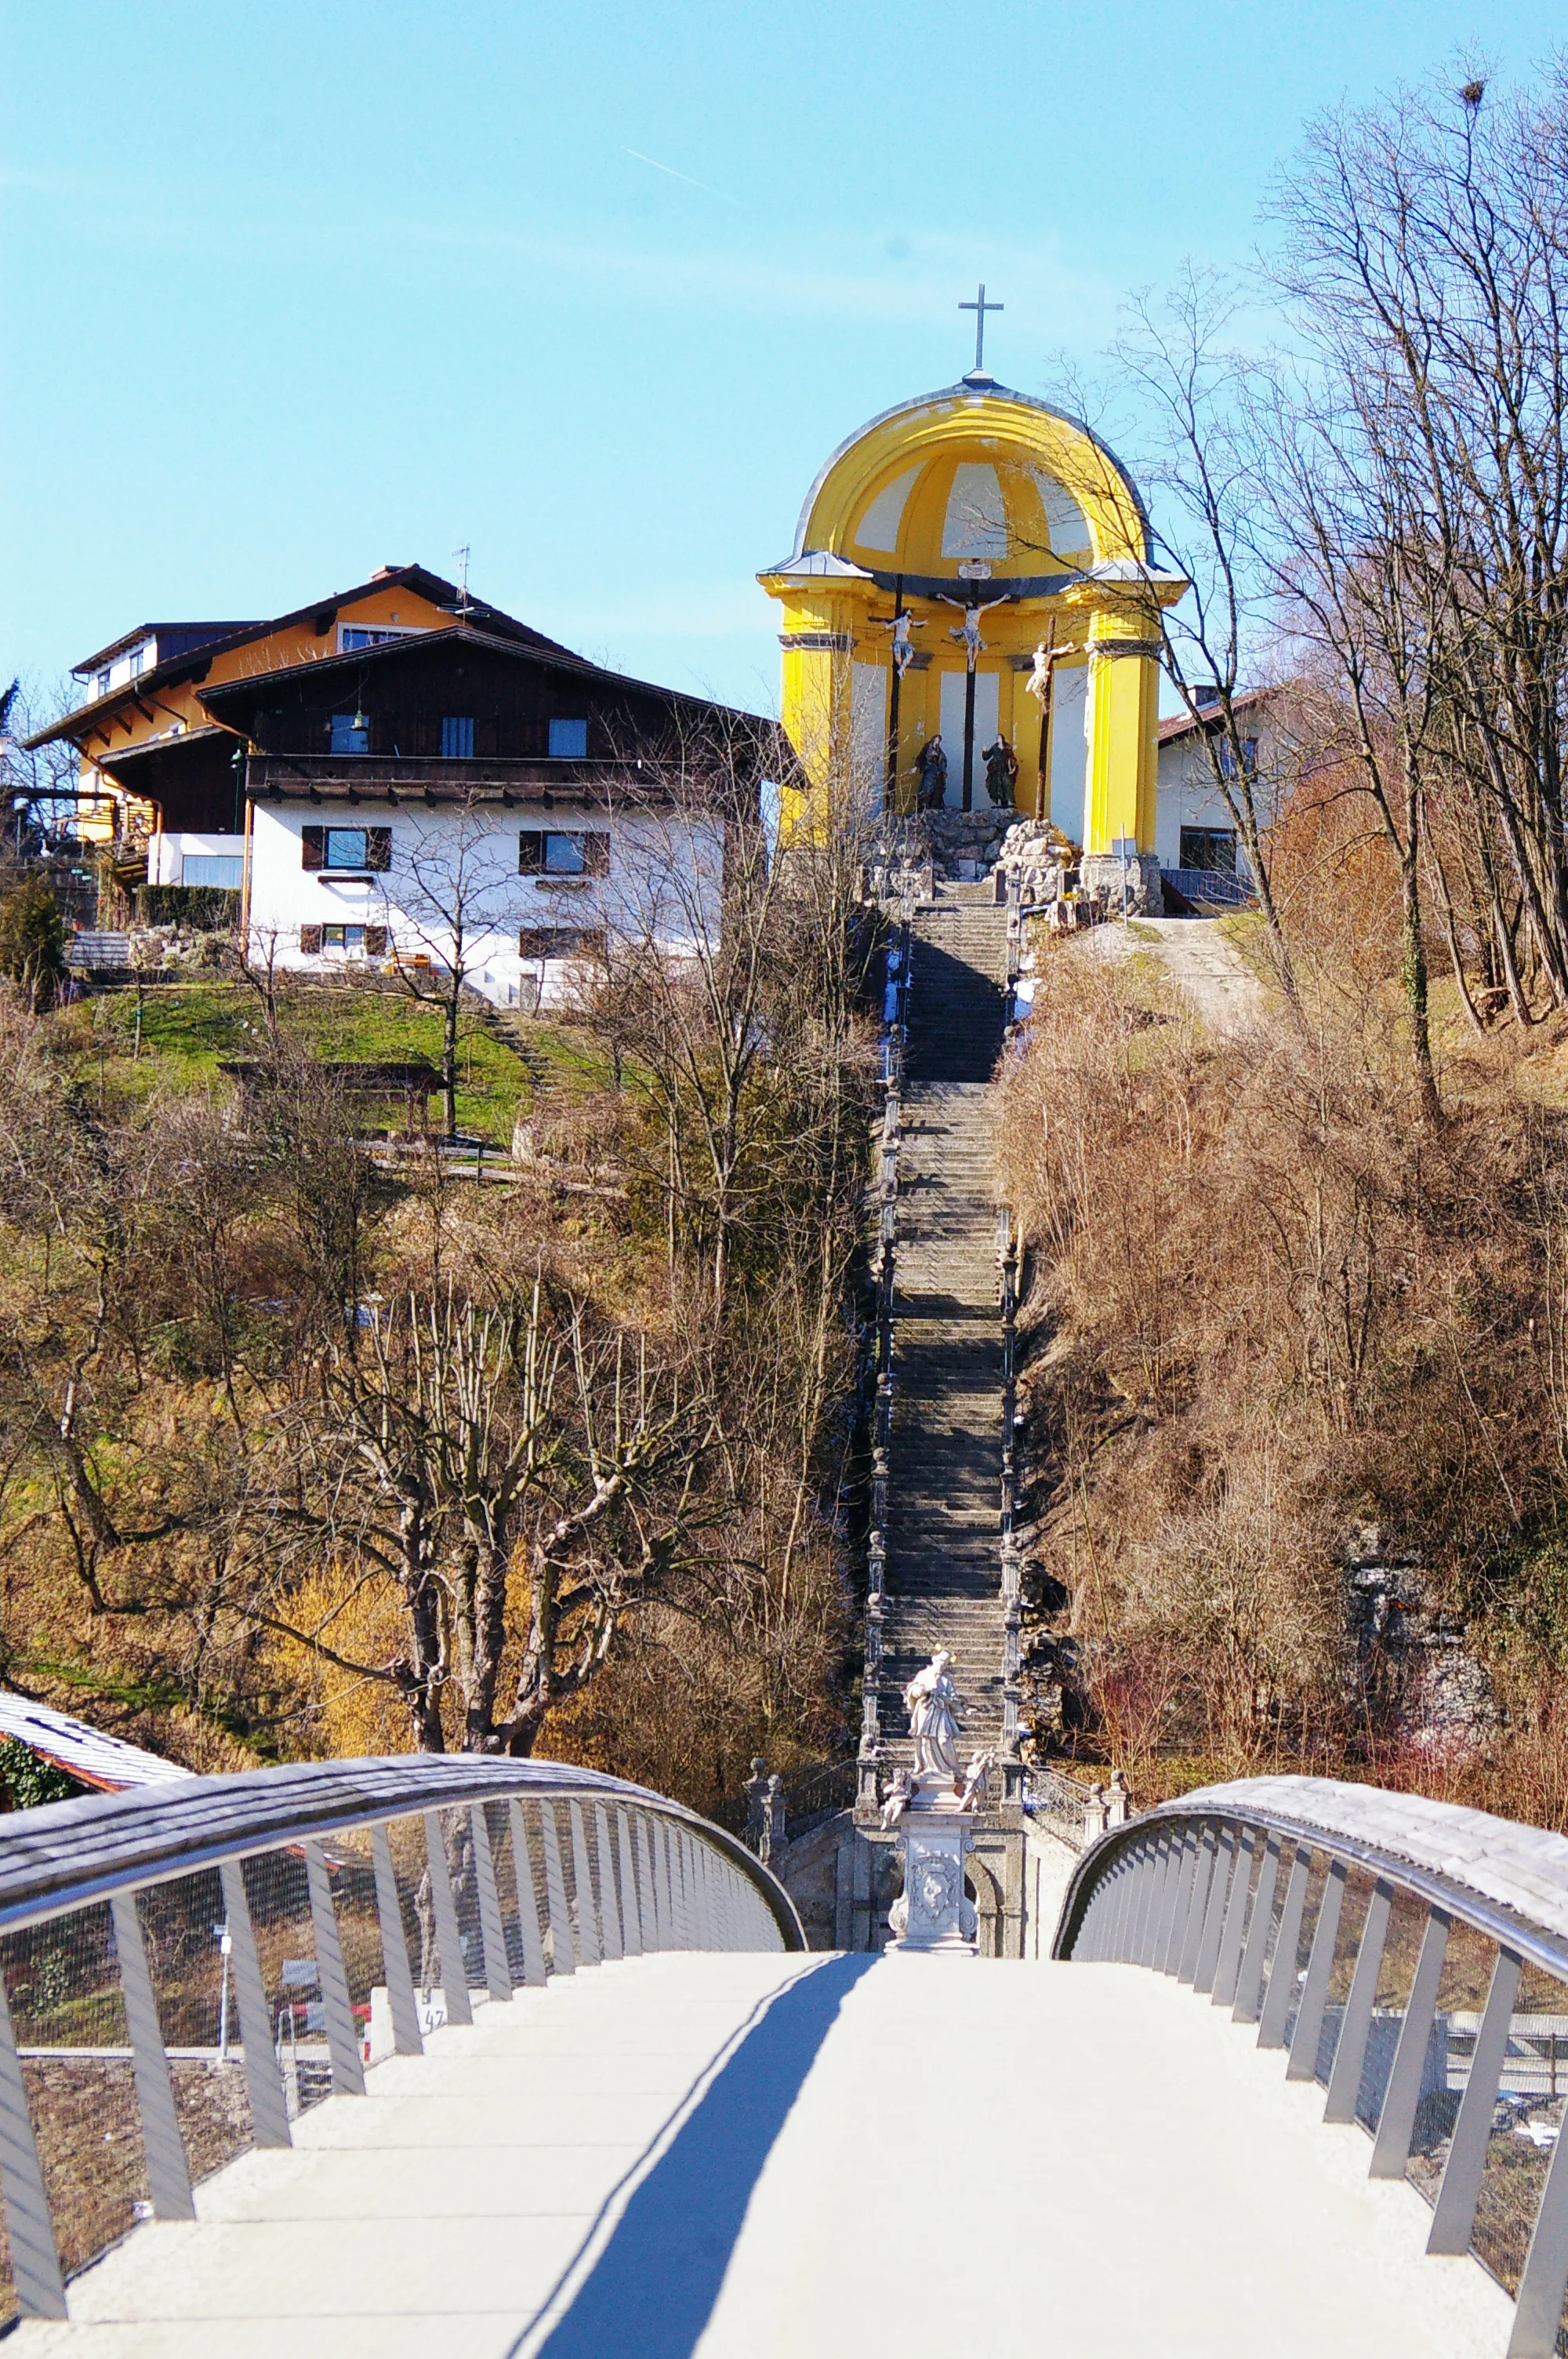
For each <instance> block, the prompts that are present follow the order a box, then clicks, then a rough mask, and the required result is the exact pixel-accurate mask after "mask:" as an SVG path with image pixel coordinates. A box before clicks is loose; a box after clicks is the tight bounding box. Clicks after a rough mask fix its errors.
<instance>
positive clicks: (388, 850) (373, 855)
mask: <svg viewBox="0 0 1568 2359" xmlns="http://www.w3.org/2000/svg"><path fill="white" fill-rule="evenodd" d="M391 865H392V830H391V829H390V828H389V827H367V828H366V830H365V866H366V867H367V868H390V867H391Z"/></svg>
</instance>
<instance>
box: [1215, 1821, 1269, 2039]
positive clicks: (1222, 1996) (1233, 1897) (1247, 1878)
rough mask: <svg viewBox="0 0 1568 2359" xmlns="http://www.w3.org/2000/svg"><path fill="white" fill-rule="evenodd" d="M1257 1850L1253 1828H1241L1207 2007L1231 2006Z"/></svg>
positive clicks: (1239, 1963) (1256, 1839) (1256, 1834)
mask: <svg viewBox="0 0 1568 2359" xmlns="http://www.w3.org/2000/svg"><path fill="white" fill-rule="evenodd" d="M1257 1849H1258V1831H1257V1829H1256V1828H1255V1827H1244V1828H1243V1829H1242V1830H1241V1839H1240V1841H1239V1843H1238V1844H1237V1846H1236V1866H1235V1869H1234V1871H1233V1873H1232V1875H1231V1878H1230V1898H1229V1900H1228V1902H1227V1905H1226V1911H1225V1930H1224V1931H1223V1932H1222V1933H1221V1934H1220V1937H1219V1954H1218V1956H1217V1958H1216V1960H1215V1964H1214V1985H1213V1988H1212V1990H1211V1991H1210V1993H1209V2004H1210V2006H1233V2005H1234V2003H1235V1999H1236V1977H1237V1974H1238V1972H1239V1971H1240V1966H1241V1937H1242V1935H1243V1933H1244V1932H1245V1931H1246V1930H1247V1904H1248V1902H1249V1900H1250V1898H1251V1897H1252V1862H1253V1859H1254V1857H1255V1855H1256V1854H1257Z"/></svg>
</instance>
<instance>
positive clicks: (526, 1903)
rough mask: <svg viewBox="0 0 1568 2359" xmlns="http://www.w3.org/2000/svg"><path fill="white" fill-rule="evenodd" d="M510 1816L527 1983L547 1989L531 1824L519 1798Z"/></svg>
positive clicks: (530, 1988) (520, 1930)
mask: <svg viewBox="0 0 1568 2359" xmlns="http://www.w3.org/2000/svg"><path fill="white" fill-rule="evenodd" d="M508 1815H509V1817H510V1819H511V1822H512V1874H513V1879H514V1882H515V1884H516V1886H517V1930H518V1931H519V1933H520V1934H521V1936H522V1940H523V1982H524V1988H525V1989H528V1990H543V1989H544V1987H545V1983H546V1972H545V1937H544V1935H543V1934H542V1933H541V1932H540V1930H539V1902H538V1897H537V1895H536V1894H535V1890H534V1860H533V1854H532V1853H531V1852H530V1851H529V1848H528V1826H527V1821H525V1819H524V1816H523V1805H522V1803H521V1802H519V1801H518V1800H516V1799H515V1798H514V1799H513V1801H512V1803H511V1804H510V1806H509V1811H508Z"/></svg>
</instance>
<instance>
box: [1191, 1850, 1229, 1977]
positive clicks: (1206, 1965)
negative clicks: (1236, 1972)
mask: <svg viewBox="0 0 1568 2359" xmlns="http://www.w3.org/2000/svg"><path fill="white" fill-rule="evenodd" d="M1235 1861H1236V1829H1235V1828H1234V1827H1232V1826H1223V1827H1221V1828H1220V1830H1219V1835H1218V1841H1217V1845H1216V1849H1215V1860H1214V1874H1213V1875H1211V1876H1210V1878H1209V1884H1208V1907H1207V1908H1206V1909H1205V1910H1204V1920H1203V1940H1201V1941H1200V1943H1199V1944H1198V1954H1197V1963H1196V1964H1195V1967H1194V1969H1193V1988H1194V1990H1195V1991H1200V1992H1207V1991H1210V1990H1212V1989H1213V1987H1214V1970H1215V1967H1216V1965H1217V1962H1218V1960H1219V1937H1220V1935H1221V1933H1222V1932H1223V1931H1224V1930H1225V1904H1226V1902H1227V1899H1228V1898H1229V1897H1230V1886H1231V1879H1232V1871H1233V1869H1234V1865H1235Z"/></svg>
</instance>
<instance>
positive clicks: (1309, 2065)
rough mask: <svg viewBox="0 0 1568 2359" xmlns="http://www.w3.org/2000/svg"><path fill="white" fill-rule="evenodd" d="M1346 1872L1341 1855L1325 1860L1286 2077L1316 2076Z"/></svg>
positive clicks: (1296, 2078) (1308, 2079) (1301, 2078)
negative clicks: (1314, 1925) (1325, 1865)
mask: <svg viewBox="0 0 1568 2359" xmlns="http://www.w3.org/2000/svg"><path fill="white" fill-rule="evenodd" d="M1347 1874H1348V1870H1347V1869H1346V1864H1345V1862H1344V1861H1343V1860H1342V1859H1331V1860H1330V1861H1329V1863H1328V1876H1327V1880H1326V1882H1325V1885H1324V1887H1323V1898H1322V1900H1321V1901H1320V1902H1319V1903H1318V1910H1317V1924H1316V1927H1315V1929H1314V1933H1313V1937H1312V1955H1311V1957H1310V1958H1309V1959H1308V1960H1307V1974H1306V1981H1305V1982H1304V1983H1303V1985H1302V2003H1301V2006H1300V2007H1299V2008H1298V2010H1297V2013H1296V2027H1295V2030H1294V2032H1293V2034H1292V2038H1291V2060H1290V2062H1289V2063H1288V2064H1287V2065H1286V2067H1285V2078H1286V2080H1287V2081H1314V2080H1315V2079H1316V2078H1317V2047H1318V2040H1319V2038H1321V2036H1322V2032H1323V2010H1324V2008H1325V2006H1326V2005H1327V2003H1328V1978H1329V1976H1330V1974H1331V1973H1333V1971H1334V1944H1335V1942H1336V1940H1337V1939H1338V1935H1339V1911H1340V1908H1341V1907H1342V1906H1343V1904H1344V1900H1345V1880H1346V1875H1347Z"/></svg>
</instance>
